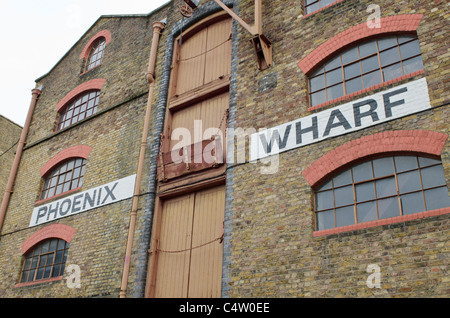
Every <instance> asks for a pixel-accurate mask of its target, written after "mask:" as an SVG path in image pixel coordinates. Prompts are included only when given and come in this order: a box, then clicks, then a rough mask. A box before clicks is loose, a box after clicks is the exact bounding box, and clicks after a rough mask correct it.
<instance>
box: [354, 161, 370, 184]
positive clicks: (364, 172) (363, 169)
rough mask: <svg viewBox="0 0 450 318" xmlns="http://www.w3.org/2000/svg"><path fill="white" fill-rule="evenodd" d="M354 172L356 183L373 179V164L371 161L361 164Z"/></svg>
mask: <svg viewBox="0 0 450 318" xmlns="http://www.w3.org/2000/svg"><path fill="white" fill-rule="evenodd" d="M352 170H353V181H354V182H360V181H365V180H369V179H373V173H372V163H371V162H370V161H368V162H364V163H362V164H359V165H357V166H355V167H353V168H352Z"/></svg>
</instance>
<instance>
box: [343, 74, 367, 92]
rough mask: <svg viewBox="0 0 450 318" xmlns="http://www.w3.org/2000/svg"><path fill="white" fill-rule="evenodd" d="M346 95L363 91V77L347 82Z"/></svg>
mask: <svg viewBox="0 0 450 318" xmlns="http://www.w3.org/2000/svg"><path fill="white" fill-rule="evenodd" d="M345 89H346V94H351V93H354V92H357V91H360V90H362V89H363V83H362V77H357V78H354V79H352V80H349V81H347V82H345Z"/></svg>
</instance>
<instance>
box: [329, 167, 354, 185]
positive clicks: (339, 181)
mask: <svg viewBox="0 0 450 318" xmlns="http://www.w3.org/2000/svg"><path fill="white" fill-rule="evenodd" d="M351 183H352V174H351V170H350V169H349V170H346V171H344V172H341V173H340V174H338V175H337V176H335V177H334V178H333V185H334V186H335V187H339V186H343V185H347V184H351Z"/></svg>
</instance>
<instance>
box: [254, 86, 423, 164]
mask: <svg viewBox="0 0 450 318" xmlns="http://www.w3.org/2000/svg"><path fill="white" fill-rule="evenodd" d="M430 108H431V105H430V98H429V95H428V85H427V82H426V79H425V78H422V79H419V80H416V81H413V82H410V83H407V84H404V85H400V86H396V87H394V88H392V89H389V90H386V91H383V92H380V93H377V94H374V95H371V96H367V97H364V98H361V99H358V100H356V101H352V102H349V103H346V104H343V105H339V106H336V107H333V108H330V109H327V110H324V111H322V112H319V113H317V114H313V115H310V116H307V117H303V118H301V119H297V120H294V121H292V122H289V123H286V124H282V125H280V126H277V127H274V128H270V129H267V130H263V131H260V132H258V133H255V134H253V135H251V136H250V161H255V160H258V159H261V158H265V157H268V156H272V155H276V154H279V153H282V152H284V151H288V150H291V149H294V148H299V147H303V146H306V145H309V144H312V143H316V142H319V141H322V140H325V139H328V138H332V137H336V136H339V135H343V134H346V133H349V132H353V131H357V130H361V129H365V128H367V127H370V126H374V125H377V124H380V123H384V122H387V121H390V120H393V119H396V118H400V117H404V116H407V115H410V114H414V113H417V112H420V111H423V110H426V109H430Z"/></svg>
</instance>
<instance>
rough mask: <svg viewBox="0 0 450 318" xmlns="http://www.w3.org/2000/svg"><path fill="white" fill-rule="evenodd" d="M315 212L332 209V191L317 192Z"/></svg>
mask: <svg viewBox="0 0 450 318" xmlns="http://www.w3.org/2000/svg"><path fill="white" fill-rule="evenodd" d="M316 204H317V207H316V210H317V211H321V210H326V209H330V208H333V191H332V190H330V191H325V192H319V193H317V194H316Z"/></svg>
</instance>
